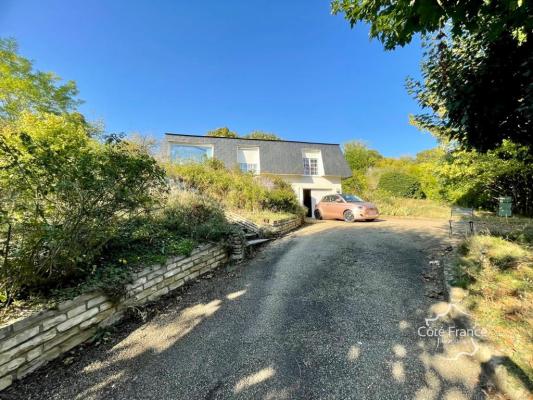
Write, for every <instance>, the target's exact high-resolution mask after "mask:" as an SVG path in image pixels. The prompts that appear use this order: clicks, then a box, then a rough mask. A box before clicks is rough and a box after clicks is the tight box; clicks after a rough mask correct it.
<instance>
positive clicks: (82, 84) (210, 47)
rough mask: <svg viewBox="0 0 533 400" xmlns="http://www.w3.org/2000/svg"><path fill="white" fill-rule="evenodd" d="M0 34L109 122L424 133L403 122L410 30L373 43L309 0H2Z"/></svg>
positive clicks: (290, 132) (412, 57)
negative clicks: (389, 41)
mask: <svg viewBox="0 0 533 400" xmlns="http://www.w3.org/2000/svg"><path fill="white" fill-rule="evenodd" d="M0 36H2V37H13V38H15V39H16V40H17V41H18V42H19V46H20V52H21V54H23V55H24V56H26V57H28V58H31V59H33V60H35V65H36V67H37V68H38V69H41V70H49V71H54V72H56V73H57V74H58V75H59V76H61V77H62V78H65V79H73V80H75V81H76V82H77V84H78V87H79V89H80V98H81V99H83V100H84V101H85V104H84V105H83V106H82V107H81V111H82V112H83V113H85V114H86V115H87V116H88V117H89V118H90V119H93V120H102V121H104V122H105V127H106V130H108V131H110V132H126V133H129V132H132V131H135V132H140V133H142V134H148V135H153V136H161V135H162V134H163V133H164V132H175V133H189V134H204V133H205V132H206V131H207V130H209V129H213V128H216V127H220V126H228V127H229V128H230V129H233V130H236V131H237V132H238V133H240V134H246V133H248V132H249V131H251V130H255V129H259V130H265V131H269V132H274V133H276V134H278V135H279V136H281V137H283V138H284V139H289V140H305V141H322V142H335V143H343V142H346V141H348V140H363V141H365V142H367V143H368V144H369V145H370V146H371V147H373V148H375V149H377V150H379V151H380V152H382V153H383V154H384V155H386V156H400V155H405V154H415V153H416V152H418V151H420V150H423V149H427V148H430V147H433V146H434V145H435V140H434V139H433V138H432V137H431V136H430V135H428V134H425V133H421V132H419V131H418V130H417V129H416V128H414V127H412V126H410V125H409V123H408V115H409V114H410V113H416V112H417V111H418V108H417V105H416V103H415V102H414V101H413V100H412V99H411V98H410V97H409V96H408V94H407V93H406V91H405V88H404V82H405V77H406V76H407V75H411V76H414V77H417V76H418V75H419V63H420V57H421V49H420V46H419V44H418V42H417V43H413V44H411V45H410V46H407V47H405V48H401V49H398V50H395V51H394V52H385V51H384V50H383V49H382V46H381V44H380V43H379V42H378V41H375V40H374V41H369V39H368V28H367V27H366V26H358V27H356V28H355V29H350V27H349V25H348V24H347V22H345V21H344V19H343V18H342V17H341V16H332V15H331V14H330V10H329V2H328V1H322V0H292V1H290V2H287V1H281V0H258V1H244V0H241V1H236V0H226V1H220V0H204V1H201V2H198V1H170V0H169V1H162V0H161V1H148V0H146V1H139V0H138V1H132V0H129V1H117V0H115V1H104V0H91V1H78V0H70V1H64V0H62V1H58V0H47V1H42V0H2V1H1V2H0Z"/></svg>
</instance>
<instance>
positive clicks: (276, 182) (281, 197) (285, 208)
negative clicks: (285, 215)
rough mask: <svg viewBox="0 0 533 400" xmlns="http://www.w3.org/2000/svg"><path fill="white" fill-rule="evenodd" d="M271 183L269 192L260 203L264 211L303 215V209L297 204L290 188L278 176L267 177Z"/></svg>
mask: <svg viewBox="0 0 533 400" xmlns="http://www.w3.org/2000/svg"><path fill="white" fill-rule="evenodd" d="M267 179H269V180H270V181H271V184H270V185H269V186H270V190H267V191H266V193H265V198H264V200H263V201H262V206H263V208H264V209H267V210H271V211H278V212H290V213H294V214H303V213H304V209H303V208H302V207H301V206H300V204H299V203H298V199H297V198H296V195H295V193H294V190H293V188H292V186H291V185H290V184H289V183H287V182H286V181H284V180H283V179H282V178H280V177H278V176H269V177H267Z"/></svg>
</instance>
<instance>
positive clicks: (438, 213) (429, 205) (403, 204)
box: [369, 196, 450, 218]
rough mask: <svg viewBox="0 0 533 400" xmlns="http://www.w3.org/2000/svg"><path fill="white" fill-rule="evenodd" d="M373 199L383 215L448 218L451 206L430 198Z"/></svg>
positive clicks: (379, 197)
mask: <svg viewBox="0 0 533 400" xmlns="http://www.w3.org/2000/svg"><path fill="white" fill-rule="evenodd" d="M369 201H372V202H373V203H374V204H376V206H377V207H378V209H379V213H380V214H381V215H389V216H398V217H423V218H448V217H449V216H450V206H449V205H446V204H443V203H440V202H437V201H434V200H428V199H409V198H403V197H392V196H389V197H385V196H373V197H372V198H371V199H369Z"/></svg>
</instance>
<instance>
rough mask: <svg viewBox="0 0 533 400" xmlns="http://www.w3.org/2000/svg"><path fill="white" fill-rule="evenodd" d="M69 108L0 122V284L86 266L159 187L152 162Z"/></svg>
mask: <svg viewBox="0 0 533 400" xmlns="http://www.w3.org/2000/svg"><path fill="white" fill-rule="evenodd" d="M92 136H93V133H92V132H91V130H89V128H88V125H87V124H86V123H85V122H84V121H81V120H80V119H79V118H77V115H76V114H62V115H55V114H51V113H30V112H22V113H21V114H20V116H19V118H17V119H16V120H15V121H13V122H10V123H4V124H1V125H0V243H1V244H2V245H1V246H0V288H1V289H3V291H4V293H5V294H6V296H5V297H6V298H7V299H8V301H9V300H10V299H12V298H13V296H15V295H16V294H17V292H18V291H20V290H21V289H22V288H35V287H40V288H46V289H50V288H54V287H57V286H60V285H61V284H62V283H64V282H66V281H68V280H69V279H73V278H77V277H82V276H84V275H86V274H88V273H90V272H91V271H92V269H93V265H94V264H93V263H94V262H96V259H97V257H98V256H99V255H100V254H101V251H102V248H103V246H104V245H105V244H106V242H107V241H108V240H109V239H110V238H111V237H112V236H113V234H114V232H115V231H116V229H117V228H118V227H119V226H120V224H122V223H124V222H125V221H127V220H128V218H130V217H132V216H134V215H136V214H139V213H145V212H147V211H149V210H150V209H151V208H152V207H153V205H155V204H156V203H157V201H158V199H159V198H160V196H158V195H157V194H162V193H163V191H164V190H165V187H166V183H165V176H164V172H163V170H162V169H161V168H160V167H159V166H158V164H157V162H156V161H155V160H154V159H153V158H152V157H151V156H150V155H149V154H148V153H146V152H145V151H144V150H143V149H141V148H139V147H138V146H136V145H134V144H132V143H129V142H125V141H122V140H121V139H120V138H119V137H117V136H116V135H112V136H107V137H101V138H98V139H100V140H97V139H96V138H94V137H92Z"/></svg>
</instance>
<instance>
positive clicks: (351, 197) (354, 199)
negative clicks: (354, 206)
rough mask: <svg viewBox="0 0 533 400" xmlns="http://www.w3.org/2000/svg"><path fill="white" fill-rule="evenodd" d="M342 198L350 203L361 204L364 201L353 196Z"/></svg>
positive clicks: (343, 196) (347, 195)
mask: <svg viewBox="0 0 533 400" xmlns="http://www.w3.org/2000/svg"><path fill="white" fill-rule="evenodd" d="M341 197H342V198H343V199H344V200H345V201H346V202H348V203H361V202H363V201H364V200H363V199H361V198H359V197H357V196H356V195H353V194H341Z"/></svg>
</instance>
